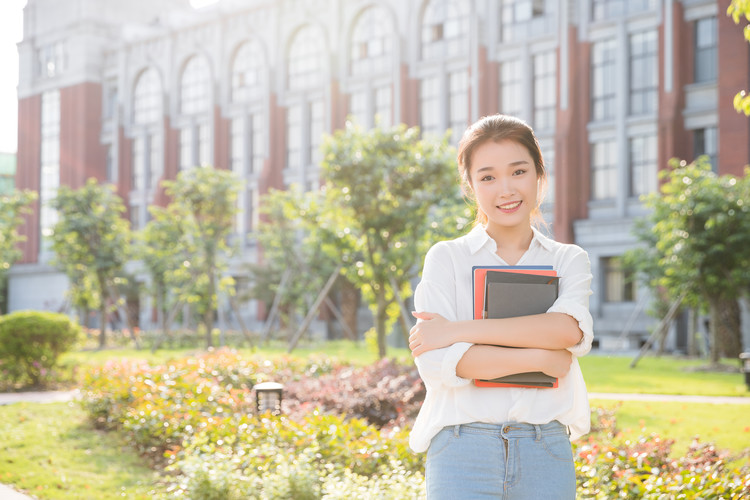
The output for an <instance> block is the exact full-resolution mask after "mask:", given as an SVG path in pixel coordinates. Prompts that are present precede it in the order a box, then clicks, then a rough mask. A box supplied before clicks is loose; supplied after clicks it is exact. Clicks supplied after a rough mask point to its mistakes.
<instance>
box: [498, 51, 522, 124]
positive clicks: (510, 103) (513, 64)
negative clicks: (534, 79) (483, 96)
mask: <svg viewBox="0 0 750 500" xmlns="http://www.w3.org/2000/svg"><path fill="white" fill-rule="evenodd" d="M521 77H522V75H521V61H506V62H503V63H501V64H500V112H501V113H503V114H506V115H512V116H517V117H520V116H521V114H522V110H523V109H522V103H523V99H522V95H523V93H522V91H521V88H522V87H521Z"/></svg>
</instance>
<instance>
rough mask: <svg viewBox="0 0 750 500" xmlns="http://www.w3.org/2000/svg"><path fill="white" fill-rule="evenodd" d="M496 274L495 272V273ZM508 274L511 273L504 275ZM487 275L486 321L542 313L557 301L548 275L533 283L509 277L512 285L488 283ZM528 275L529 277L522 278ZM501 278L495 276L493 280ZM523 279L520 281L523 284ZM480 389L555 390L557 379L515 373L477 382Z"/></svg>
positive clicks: (554, 283)
mask: <svg viewBox="0 0 750 500" xmlns="http://www.w3.org/2000/svg"><path fill="white" fill-rule="evenodd" d="M496 274H499V273H496ZM505 274H507V275H510V274H511V273H505ZM489 275H490V273H487V283H486V286H487V289H486V293H485V313H486V316H485V317H486V318H489V319H493V318H512V317H516V316H529V315H532V314H543V313H546V312H547V309H549V308H550V307H552V304H554V303H555V300H556V299H557V284H558V279H557V278H550V277H549V276H543V277H539V276H537V277H536V280H537V281H541V282H537V283H519V282H517V281H520V280H519V279H518V277H517V276H509V278H508V279H510V280H513V282H510V283H505V282H499V281H490V277H489ZM525 276H532V275H525ZM498 278H503V277H502V276H496V277H495V279H498ZM526 280H527V279H524V281H526ZM476 385H478V386H480V387H488V386H490V387H503V386H511V387H513V386H525V387H540V388H541V387H557V379H556V378H555V377H550V376H549V375H546V374H544V373H542V372H528V373H516V374H513V375H507V376H505V377H499V378H494V379H490V380H478V381H477V382H476Z"/></svg>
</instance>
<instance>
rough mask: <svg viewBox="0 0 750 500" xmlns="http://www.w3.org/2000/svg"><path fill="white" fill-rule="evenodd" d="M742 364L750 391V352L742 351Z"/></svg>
mask: <svg viewBox="0 0 750 500" xmlns="http://www.w3.org/2000/svg"><path fill="white" fill-rule="evenodd" d="M740 364H741V365H742V366H741V368H742V372H743V373H744V374H745V385H746V386H747V390H748V391H750V352H743V353H740Z"/></svg>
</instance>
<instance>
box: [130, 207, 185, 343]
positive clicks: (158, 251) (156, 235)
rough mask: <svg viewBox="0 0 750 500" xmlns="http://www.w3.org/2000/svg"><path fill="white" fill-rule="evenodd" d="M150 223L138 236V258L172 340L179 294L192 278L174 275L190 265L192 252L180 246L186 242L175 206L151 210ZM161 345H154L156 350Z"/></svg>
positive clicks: (166, 330) (163, 329)
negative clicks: (171, 333)
mask: <svg viewBox="0 0 750 500" xmlns="http://www.w3.org/2000/svg"><path fill="white" fill-rule="evenodd" d="M149 211H150V213H151V220H150V221H148V223H147V224H146V226H145V227H144V228H143V230H142V231H140V232H138V233H137V234H136V238H135V243H136V245H135V248H136V251H135V256H136V258H138V259H140V260H141V262H142V264H143V266H144V268H145V269H146V271H147V272H148V274H149V276H150V280H149V288H150V290H149V291H150V293H151V295H152V296H153V298H154V302H155V304H156V310H157V311H158V316H159V324H160V325H161V331H162V335H163V336H164V337H169V335H170V334H169V330H170V327H171V325H172V322H173V320H174V315H175V313H176V312H177V308H178V306H179V305H180V301H179V300H178V299H177V297H178V295H179V293H175V292H174V291H173V290H182V289H184V288H186V287H188V286H189V278H188V279H183V280H180V278H181V277H183V276H184V274H183V273H180V272H175V270H178V269H180V268H182V267H183V264H184V263H185V262H189V258H188V257H189V255H190V252H189V251H187V249H186V248H185V245H182V244H177V243H179V242H181V241H184V240H183V229H182V226H181V223H180V221H181V219H180V217H179V216H178V214H177V213H176V210H175V207H174V206H170V207H167V208H164V207H159V206H151V207H149ZM157 347H158V343H154V346H153V348H154V349H156V348H157Z"/></svg>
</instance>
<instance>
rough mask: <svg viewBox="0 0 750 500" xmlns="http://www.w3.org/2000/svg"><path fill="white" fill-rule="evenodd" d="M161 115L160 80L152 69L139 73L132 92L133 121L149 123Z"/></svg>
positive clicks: (155, 120) (156, 121)
mask: <svg viewBox="0 0 750 500" xmlns="http://www.w3.org/2000/svg"><path fill="white" fill-rule="evenodd" d="M161 117H162V99H161V81H160V79H159V74H158V73H157V72H156V70H154V69H151V68H149V69H147V70H145V71H143V72H142V73H141V75H140V76H139V77H138V80H137V83H136V84H135V90H134V92H133V123H134V124H136V125H149V124H152V123H158V122H159V121H160V120H161Z"/></svg>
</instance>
